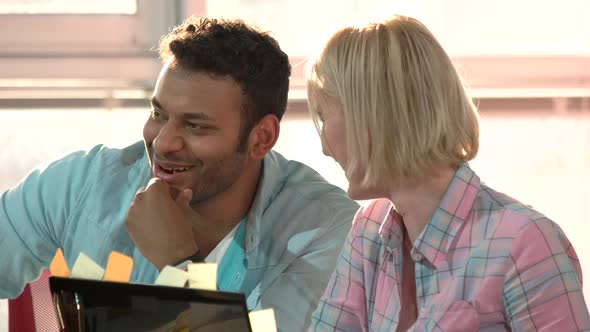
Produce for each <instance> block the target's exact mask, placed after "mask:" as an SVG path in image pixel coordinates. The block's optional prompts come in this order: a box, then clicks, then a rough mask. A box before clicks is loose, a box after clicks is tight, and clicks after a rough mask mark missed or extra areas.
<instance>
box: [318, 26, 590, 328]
mask: <svg viewBox="0 0 590 332" xmlns="http://www.w3.org/2000/svg"><path fill="white" fill-rule="evenodd" d="M307 78H308V95H309V106H310V111H311V113H312V115H313V118H314V121H315V123H316V126H317V127H318V130H319V131H320V135H321V139H322V147H323V151H324V153H325V154H326V155H328V156H331V157H332V158H334V159H335V160H336V161H337V162H338V163H339V164H340V165H341V166H342V168H343V169H344V170H345V172H346V177H347V179H348V180H349V182H350V187H349V189H348V194H349V195H350V197H352V198H354V199H359V200H365V199H375V200H373V201H371V202H370V204H368V205H367V206H366V207H364V208H361V209H360V210H359V211H358V212H357V215H356V216H355V218H354V221H353V227H352V230H351V232H350V234H349V236H348V239H347V242H346V243H345V245H344V247H343V250H342V252H341V255H340V259H339V262H338V266H337V268H336V271H335V272H334V274H333V276H332V279H331V281H330V284H329V285H328V287H327V289H326V291H325V293H324V296H323V297H322V300H321V301H320V303H319V305H318V308H317V310H316V311H315V313H314V314H313V317H312V325H311V329H312V330H320V331H324V330H330V331H332V330H337V331H368V330H370V331H406V330H408V329H410V330H416V331H425V330H426V331H441V330H442V331H477V330H492V331H510V330H512V331H535V330H550V331H578V330H585V329H590V317H589V315H588V309H587V307H586V305H585V302H584V298H583V293H582V271H581V268H580V263H579V261H578V258H577V256H576V253H575V251H574V249H573V247H572V245H571V243H570V242H569V241H568V240H567V238H566V236H565V234H564V233H563V232H562V230H561V229H560V228H559V227H558V226H557V225H556V224H555V223H553V222H552V221H551V220H549V219H548V218H547V217H545V216H544V215H542V214H541V213H539V212H537V211H535V210H533V209H531V208H530V207H528V206H526V205H524V204H522V203H520V202H518V201H516V200H514V199H512V198H510V197H509V196H507V195H505V194H502V193H499V192H497V191H494V190H493V189H491V188H489V187H487V186H486V185H484V184H482V183H481V182H480V179H479V177H478V176H477V175H476V174H475V173H474V172H473V171H472V170H471V169H470V168H469V165H468V164H467V162H468V161H469V160H471V159H473V158H474V157H475V155H476V154H477V151H478V146H479V144H478V136H479V129H478V128H479V127H478V116H477V111H476V108H475V106H474V105H473V103H472V101H471V99H470V98H469V97H468V96H467V95H466V93H465V90H464V87H463V85H462V82H461V79H460V78H459V76H458V74H457V72H456V70H455V68H454V67H453V64H452V62H451V60H450V59H449V57H448V55H447V54H446V53H445V51H444V50H443V49H442V47H441V46H440V44H439V43H438V42H437V40H436V39H435V38H434V37H433V35H432V34H431V33H430V31H428V29H427V28H426V27H424V26H423V25H422V24H421V23H420V22H418V21H417V20H415V19H412V18H409V17H404V16H394V17H392V18H390V19H387V20H385V21H383V22H378V23H372V24H368V25H366V26H364V27H358V28H357V27H348V28H344V29H342V30H340V31H338V32H337V33H336V34H335V35H334V36H332V38H331V39H330V40H329V41H328V43H327V44H326V45H325V47H324V49H323V50H322V52H321V53H320V55H319V56H318V57H317V58H316V59H315V60H314V61H313V62H311V64H310V66H309V68H308V76H307ZM392 203H393V204H392Z"/></svg>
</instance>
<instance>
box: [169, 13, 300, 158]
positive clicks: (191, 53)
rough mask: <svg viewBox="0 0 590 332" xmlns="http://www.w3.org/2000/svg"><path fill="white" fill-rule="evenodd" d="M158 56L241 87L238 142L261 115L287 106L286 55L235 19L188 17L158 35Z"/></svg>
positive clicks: (277, 112) (270, 40)
mask: <svg viewBox="0 0 590 332" xmlns="http://www.w3.org/2000/svg"><path fill="white" fill-rule="evenodd" d="M159 52H160V58H161V59H162V60H163V61H164V62H166V61H168V59H169V58H170V57H171V56H174V57H175V63H176V64H179V65H180V67H181V68H183V69H187V70H191V71H197V72H200V71H202V72H207V73H210V74H212V75H216V76H217V75H219V76H226V75H227V76H230V77H232V78H233V79H234V80H235V81H236V82H237V83H238V84H239V85H240V86H241V88H242V90H243V92H244V95H245V97H246V98H244V105H243V106H244V107H243V110H242V114H243V116H242V121H241V123H242V126H241V129H240V142H241V143H240V145H242V147H241V148H243V145H244V144H245V142H246V139H247V137H248V135H249V133H250V131H251V130H252V128H253V127H254V125H255V124H256V123H258V121H259V120H260V119H262V118H263V117H264V116H265V115H267V114H274V115H276V116H277V118H278V119H279V120H280V119H281V118H282V116H283V114H284V113H285V109H286V107H287V94H288V91H289V76H290V74H291V66H290V64H289V57H288V56H287V54H285V53H284V52H283V51H282V50H281V49H280V47H279V44H278V43H277V41H276V40H275V39H274V38H272V37H271V36H270V35H269V34H268V33H266V32H262V31H260V30H258V29H257V28H255V27H253V26H250V25H247V24H245V23H244V22H243V21H241V20H227V19H212V18H206V17H200V18H199V17H194V16H193V17H190V18H188V19H187V20H185V21H184V22H183V23H182V24H181V25H179V26H178V27H176V28H175V29H174V30H173V31H172V32H170V33H169V34H167V35H165V36H164V37H162V39H161V40H160V46H159Z"/></svg>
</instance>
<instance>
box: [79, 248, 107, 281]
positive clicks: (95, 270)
mask: <svg viewBox="0 0 590 332" xmlns="http://www.w3.org/2000/svg"><path fill="white" fill-rule="evenodd" d="M103 275H104V269H103V268H102V267H101V266H100V265H98V264H97V263H96V262H95V261H93V260H92V259H91V258H90V257H88V256H86V254H84V253H83V252H81V253H80V255H78V258H77V259H76V262H75V263H74V266H73V267H72V278H82V279H95V280H101V279H102V276H103Z"/></svg>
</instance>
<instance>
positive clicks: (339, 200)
mask: <svg viewBox="0 0 590 332" xmlns="http://www.w3.org/2000/svg"><path fill="white" fill-rule="evenodd" d="M268 157H269V158H267V160H265V172H266V174H265V176H267V177H271V178H272V179H269V180H270V181H267V183H268V182H272V183H274V186H275V188H276V191H275V193H276V195H292V196H293V197H294V198H296V199H294V200H293V203H297V202H299V204H305V205H307V204H309V203H311V202H314V203H320V204H323V205H327V207H330V206H331V207H333V208H338V209H340V208H342V207H350V208H354V209H355V210H356V209H358V203H356V202H355V201H354V200H352V199H350V198H349V197H348V195H347V194H346V192H345V191H344V190H342V188H340V187H338V186H336V185H334V184H332V183H329V182H328V181H327V180H326V179H324V177H322V176H321V175H320V174H319V173H318V172H317V171H316V170H314V169H313V168H311V167H310V166H308V165H306V164H304V163H302V162H299V161H295V160H288V159H286V158H285V157H283V156H282V155H281V154H280V153H278V152H275V151H272V152H271V153H269V155H268ZM267 166H268V167H267Z"/></svg>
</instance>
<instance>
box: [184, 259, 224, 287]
mask: <svg viewBox="0 0 590 332" xmlns="http://www.w3.org/2000/svg"><path fill="white" fill-rule="evenodd" d="M188 286H189V287H190V288H199V289H209V290H217V264H216V263H192V264H189V265H188Z"/></svg>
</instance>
